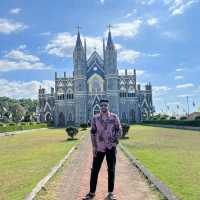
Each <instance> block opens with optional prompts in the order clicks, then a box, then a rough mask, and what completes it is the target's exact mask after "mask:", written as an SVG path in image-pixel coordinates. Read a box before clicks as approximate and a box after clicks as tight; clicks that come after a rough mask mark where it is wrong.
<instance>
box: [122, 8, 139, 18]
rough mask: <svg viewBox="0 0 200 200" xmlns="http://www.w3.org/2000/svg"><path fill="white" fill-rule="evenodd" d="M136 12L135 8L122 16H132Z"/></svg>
mask: <svg viewBox="0 0 200 200" xmlns="http://www.w3.org/2000/svg"><path fill="white" fill-rule="evenodd" d="M136 13H137V10H136V9H133V10H132V11H131V12H129V13H127V14H126V15H125V16H124V18H129V17H132V16H133V15H134V14H136Z"/></svg>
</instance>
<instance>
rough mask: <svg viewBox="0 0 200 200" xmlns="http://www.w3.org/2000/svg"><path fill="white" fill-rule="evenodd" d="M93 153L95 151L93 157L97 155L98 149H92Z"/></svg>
mask: <svg viewBox="0 0 200 200" xmlns="http://www.w3.org/2000/svg"><path fill="white" fill-rule="evenodd" d="M92 153H93V157H96V155H97V150H96V148H93V149H92Z"/></svg>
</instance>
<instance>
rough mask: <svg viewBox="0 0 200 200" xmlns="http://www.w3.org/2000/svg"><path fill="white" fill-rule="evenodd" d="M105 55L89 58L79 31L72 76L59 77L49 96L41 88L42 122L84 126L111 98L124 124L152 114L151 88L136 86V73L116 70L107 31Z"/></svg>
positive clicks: (133, 70) (138, 121) (115, 58)
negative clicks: (103, 101) (104, 100)
mask: <svg viewBox="0 0 200 200" xmlns="http://www.w3.org/2000/svg"><path fill="white" fill-rule="evenodd" d="M102 48H103V56H102V57H101V56H100V55H99V54H98V53H97V51H96V50H95V51H94V52H93V53H92V54H91V55H90V57H89V58H87V46H86V40H84V45H83V44H82V41H81V37H80V32H79V31H78V34H77V40H76V44H75V48H74V52H73V63H74V71H73V77H66V73H64V76H63V77H58V75H57V73H55V88H51V92H50V93H49V94H47V93H46V92H45V89H44V88H40V89H39V94H38V95H39V106H38V114H39V120H40V121H41V122H47V121H53V122H54V125H55V126H67V125H69V124H77V125H79V124H81V123H87V122H88V121H90V119H91V117H92V116H93V115H94V114H95V113H98V112H99V111H100V107H99V101H100V99H102V98H107V99H109V102H110V103H109V110H110V111H111V112H114V113H116V114H117V115H118V116H119V118H120V120H121V122H126V123H140V122H141V121H142V120H143V119H144V118H148V117H149V116H150V115H152V113H153V110H154V109H153V104H152V86H151V84H150V83H148V84H146V85H145V88H144V89H142V88H141V86H140V85H139V84H137V83H136V70H135V69H132V70H127V69H125V70H124V73H119V71H118V68H117V50H116V48H115V45H114V43H113V40H112V36H111V31H110V30H109V32H108V38H107V43H106V45H105V42H104V40H103V44H102Z"/></svg>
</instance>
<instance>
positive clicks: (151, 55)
mask: <svg viewBox="0 0 200 200" xmlns="http://www.w3.org/2000/svg"><path fill="white" fill-rule="evenodd" d="M144 55H146V56H149V57H159V56H160V55H161V54H160V53H148V54H144Z"/></svg>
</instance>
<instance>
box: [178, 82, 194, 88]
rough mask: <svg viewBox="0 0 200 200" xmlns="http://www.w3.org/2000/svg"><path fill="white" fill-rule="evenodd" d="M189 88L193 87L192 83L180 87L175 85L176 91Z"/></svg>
mask: <svg viewBox="0 0 200 200" xmlns="http://www.w3.org/2000/svg"><path fill="white" fill-rule="evenodd" d="M191 87H194V84H193V83H186V84H180V85H177V86H176V88H177V89H182V88H191Z"/></svg>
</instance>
